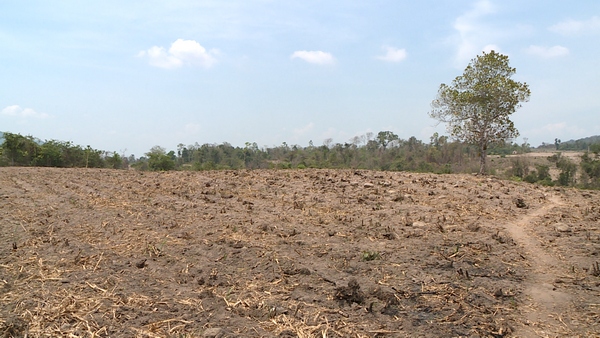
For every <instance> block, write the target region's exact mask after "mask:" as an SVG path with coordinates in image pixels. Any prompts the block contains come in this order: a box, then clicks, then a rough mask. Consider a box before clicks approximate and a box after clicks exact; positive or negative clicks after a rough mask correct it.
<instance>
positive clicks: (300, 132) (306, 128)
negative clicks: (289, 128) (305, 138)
mask: <svg viewBox="0 0 600 338" xmlns="http://www.w3.org/2000/svg"><path fill="white" fill-rule="evenodd" d="M314 127H315V124H314V123H312V122H311V123H309V124H307V125H305V126H304V127H302V128H296V129H294V136H295V137H299V136H302V135H304V134H306V133H308V132H309V131H311V130H313V128H314Z"/></svg>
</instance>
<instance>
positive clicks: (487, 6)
mask: <svg viewBox="0 0 600 338" xmlns="http://www.w3.org/2000/svg"><path fill="white" fill-rule="evenodd" d="M495 12H496V9H495V7H494V5H493V4H492V3H491V2H490V1H488V0H480V1H478V2H476V3H475V5H474V6H473V8H472V9H471V10H469V11H468V12H466V13H465V14H463V15H461V16H459V17H458V18H456V20H455V21H454V26H453V27H454V29H455V30H456V32H457V34H456V35H455V36H454V37H453V39H452V40H453V42H454V43H456V44H457V45H458V47H457V52H456V63H457V66H459V67H463V66H464V64H465V63H466V62H468V61H469V60H471V59H473V58H474V57H475V56H476V55H478V54H481V52H482V51H485V52H489V51H491V50H495V51H499V48H498V46H496V45H493V44H489V40H490V39H491V37H492V35H493V33H492V32H490V30H489V29H486V27H485V25H484V24H482V23H481V22H480V21H481V19H482V18H484V17H485V16H487V15H489V14H493V13H495Z"/></svg>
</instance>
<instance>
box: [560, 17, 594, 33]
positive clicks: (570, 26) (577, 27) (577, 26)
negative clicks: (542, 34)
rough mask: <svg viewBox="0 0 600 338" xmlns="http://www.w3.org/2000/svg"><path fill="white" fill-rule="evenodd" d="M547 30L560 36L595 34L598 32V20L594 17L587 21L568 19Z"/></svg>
mask: <svg viewBox="0 0 600 338" xmlns="http://www.w3.org/2000/svg"><path fill="white" fill-rule="evenodd" d="M549 30H550V31H552V32H555V33H558V34H561V35H575V34H581V33H597V32H600V18H599V17H597V16H594V17H592V18H591V19H589V20H573V19H568V20H565V21H562V22H559V23H557V24H556V25H553V26H551V27H550V28H549Z"/></svg>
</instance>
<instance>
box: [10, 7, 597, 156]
mask: <svg viewBox="0 0 600 338" xmlns="http://www.w3.org/2000/svg"><path fill="white" fill-rule="evenodd" d="M0 48H1V52H0V75H1V78H2V81H1V82H0V130H1V131H9V132H14V133H21V134H25V135H33V136H36V137H39V138H41V139H43V140H44V139H57V140H62V141H73V142H74V143H75V144H80V145H83V146H86V145H91V146H92V147H94V148H97V149H103V150H109V151H117V152H120V153H125V154H132V153H133V154H135V155H136V156H141V155H143V153H145V152H147V151H148V150H149V149H150V148H151V147H152V146H155V145H160V146H163V147H165V148H167V149H169V150H171V149H176V147H177V144H179V143H183V144H185V145H188V144H194V143H196V142H198V143H199V144H204V143H222V142H229V143H231V144H233V145H236V146H243V145H244V143H245V142H256V143H257V144H258V145H259V146H261V147H262V146H277V145H280V144H282V142H287V143H288V144H298V145H301V146H306V145H308V142H309V141H310V140H312V141H313V142H314V144H315V145H320V144H323V141H324V140H326V139H328V138H332V139H333V142H339V143H343V142H347V141H349V140H350V139H351V138H353V137H354V136H357V135H364V134H366V133H368V132H373V133H377V132H378V131H382V130H391V131H393V132H395V133H396V134H398V135H399V136H400V137H401V138H404V139H407V138H409V137H410V136H416V137H417V138H419V139H421V140H424V141H428V140H429V137H430V136H431V135H432V134H433V133H434V132H435V131H438V132H440V133H445V128H444V126H443V125H438V126H436V122H435V121H434V120H432V119H431V118H429V117H428V115H427V113H428V112H429V110H430V103H431V101H432V100H433V99H434V98H435V96H436V93H437V90H438V88H439V85H440V84H441V83H450V82H451V81H452V80H453V79H454V78H455V77H456V76H458V75H461V74H462V71H463V70H464V68H465V67H466V66H467V64H468V63H469V61H470V60H471V59H472V58H474V57H475V56H477V55H478V54H481V52H482V51H484V50H485V51H488V50H491V49H494V50H496V51H499V52H501V53H503V54H506V55H508V56H509V58H510V61H511V66H513V67H515V68H516V69H517V74H516V75H515V77H514V78H515V79H516V80H518V81H522V82H527V83H528V84H529V85H530V88H531V92H532V95H531V100H530V102H527V103H524V105H523V107H522V108H521V109H519V110H518V111H517V112H516V113H515V114H514V115H513V120H514V121H515V124H516V127H517V128H518V129H519V131H520V132H521V136H520V137H519V138H518V139H517V140H516V141H517V142H519V143H522V142H523V138H524V137H526V138H528V140H529V143H531V144H532V145H534V146H537V145H539V144H541V143H542V142H553V141H554V138H561V139H562V140H563V141H565V140H569V139H576V138H580V137H586V136H591V135H597V134H600V118H598V117H599V116H600V114H599V113H600V1H597V0H593V1H592V0H581V1H541V0H540V1H537V0H530V1H516V0H514V1H513V0H505V1H500V0H481V1H463V0H437V1H433V0H425V1H403V0H390V1H386V0H370V1H352V0H346V1H316V0H304V1H285V0H284V1H275V0H244V1H238V0H231V1H226V0H213V1H184V0H171V1H152V0H146V1H113V0H104V1H69V0H66V1H2V2H1V3H0Z"/></svg>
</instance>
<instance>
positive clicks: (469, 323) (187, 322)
mask: <svg viewBox="0 0 600 338" xmlns="http://www.w3.org/2000/svg"><path fill="white" fill-rule="evenodd" d="M599 203H600V194H599V193H598V192H595V191H580V190H573V189H547V188H542V187H537V186H533V185H528V184H522V183H513V182H507V181H502V180H499V179H495V178H493V177H475V176H468V175H444V176H438V175H431V174H408V173H392V172H372V171H354V170H302V171H267V170H264V171H262V170H259V171H219V172H167V173H147V172H144V173H142V172H133V171H113V170H92V169H89V170H88V169H70V170H67V169H42V168H0V215H1V216H0V217H1V218H0V219H1V221H2V226H1V228H0V244H1V245H0V302H1V304H2V306H1V307H0V335H3V336H4V337H24V336H28V337H37V336H68V335H72V336H78V337H116V336H129V337H203V336H204V337H273V336H279V337H325V336H326V337H417V336H418V337H513V336H514V337H562V336H570V337H578V336H579V337H594V336H596V337H598V336H600V335H599V334H598V333H597V332H600V268H599V267H598V262H600V257H599V255H600V229H599V227H598V224H599V223H598V222H599V221H600V205H599Z"/></svg>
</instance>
